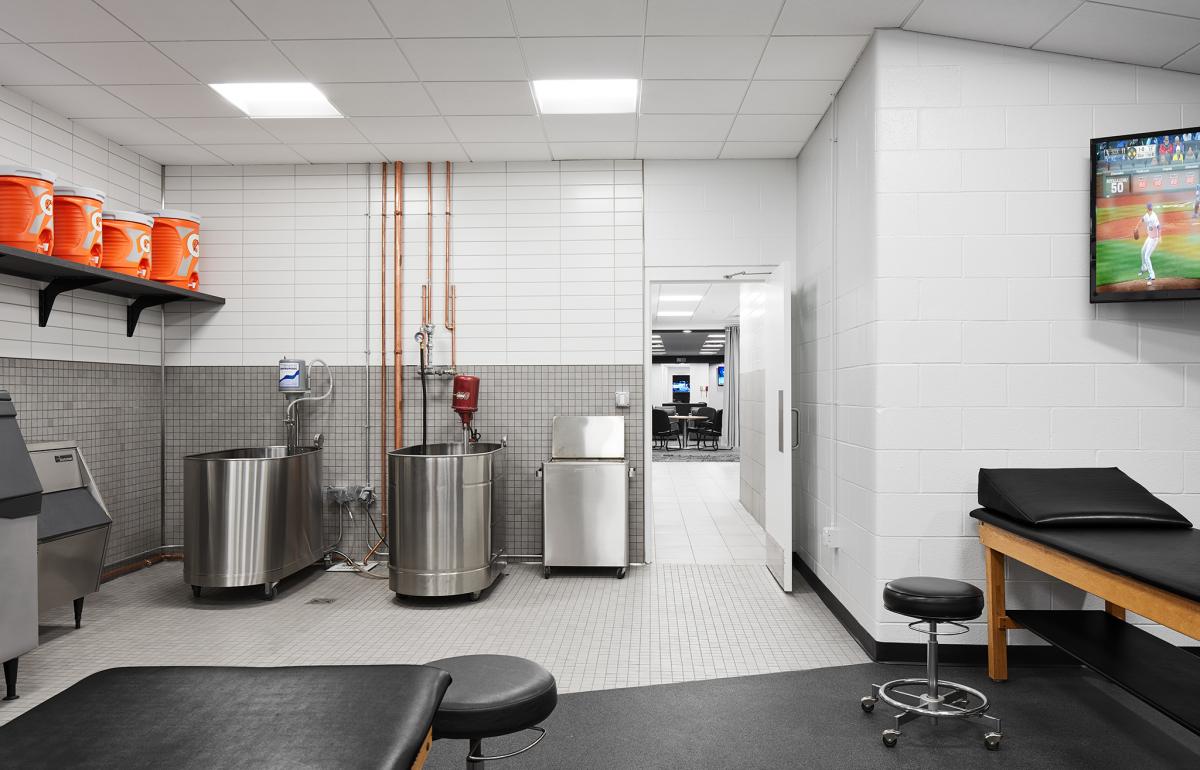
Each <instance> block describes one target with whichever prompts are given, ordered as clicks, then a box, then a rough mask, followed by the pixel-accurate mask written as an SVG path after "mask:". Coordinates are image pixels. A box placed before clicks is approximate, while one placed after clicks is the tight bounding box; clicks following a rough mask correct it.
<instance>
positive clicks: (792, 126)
mask: <svg viewBox="0 0 1200 770" xmlns="http://www.w3.org/2000/svg"><path fill="white" fill-rule="evenodd" d="M820 120H821V116H820V115H738V116H737V118H735V119H734V121H733V130H732V131H730V132H729V140H730V141H733V142H739V141H750V142H794V141H803V140H804V139H806V138H808V135H809V134H811V133H812V130H813V128H815V127H816V125H817V123H818V122H820Z"/></svg>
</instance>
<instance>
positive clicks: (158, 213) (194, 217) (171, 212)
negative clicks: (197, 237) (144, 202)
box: [142, 209, 200, 224]
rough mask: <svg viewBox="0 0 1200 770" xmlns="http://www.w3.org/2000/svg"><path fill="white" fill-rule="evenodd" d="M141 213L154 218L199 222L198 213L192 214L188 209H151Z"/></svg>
mask: <svg viewBox="0 0 1200 770" xmlns="http://www.w3.org/2000/svg"><path fill="white" fill-rule="evenodd" d="M142 213H143V214H145V215H146V216H148V217H154V218H155V219H158V218H162V219H183V220H186V221H188V222H195V223H196V224H200V215H199V214H193V213H192V212H190V211H182V210H180V209H154V210H153V211H143V212H142Z"/></svg>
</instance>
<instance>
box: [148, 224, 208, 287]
mask: <svg viewBox="0 0 1200 770" xmlns="http://www.w3.org/2000/svg"><path fill="white" fill-rule="evenodd" d="M142 214H143V215H145V216H150V217H154V229H153V231H152V235H151V241H152V244H151V249H150V252H151V256H150V278H151V279H152V280H155V281H162V282H163V283H167V284H170V285H171V286H179V287H181V288H185V289H192V290H193V291H194V290H196V289H197V288H199V286H200V271H199V267H200V217H199V216H197V215H195V214H193V213H191V212H190V211H178V210H175V209H160V210H157V211H143V212H142Z"/></svg>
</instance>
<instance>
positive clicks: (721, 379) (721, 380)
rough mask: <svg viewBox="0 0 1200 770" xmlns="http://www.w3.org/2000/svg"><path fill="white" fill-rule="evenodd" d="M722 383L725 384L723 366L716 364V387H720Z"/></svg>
mask: <svg viewBox="0 0 1200 770" xmlns="http://www.w3.org/2000/svg"><path fill="white" fill-rule="evenodd" d="M724 384H725V367H724V366H718V367H717V387H721V386H722V385H724Z"/></svg>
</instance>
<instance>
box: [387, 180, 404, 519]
mask: <svg viewBox="0 0 1200 770" xmlns="http://www.w3.org/2000/svg"><path fill="white" fill-rule="evenodd" d="M392 169H393V172H394V173H393V175H392V188H393V194H392V197H393V199H394V200H395V208H394V209H393V215H392V217H393V218H392V253H393V258H392V260H393V261H392V265H393V276H392V296H393V300H392V303H393V304H392V359H393V362H392V425H393V428H392V436H393V441H394V442H395V445H396V447H397V448H399V447H402V446H404V381H403V373H404V368H403V363H404V354H403V349H404V340H403V338H402V337H401V335H400V327H401V324H402V323H403V314H404V163H402V162H401V161H396V162H395V163H393V164H392ZM383 534H384V535H387V517H386V516H385V517H384V519H383Z"/></svg>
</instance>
